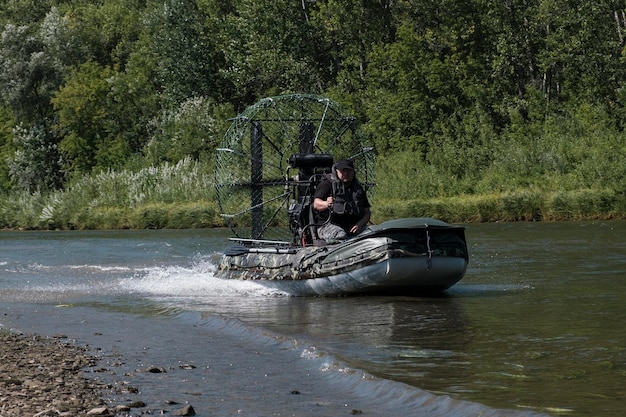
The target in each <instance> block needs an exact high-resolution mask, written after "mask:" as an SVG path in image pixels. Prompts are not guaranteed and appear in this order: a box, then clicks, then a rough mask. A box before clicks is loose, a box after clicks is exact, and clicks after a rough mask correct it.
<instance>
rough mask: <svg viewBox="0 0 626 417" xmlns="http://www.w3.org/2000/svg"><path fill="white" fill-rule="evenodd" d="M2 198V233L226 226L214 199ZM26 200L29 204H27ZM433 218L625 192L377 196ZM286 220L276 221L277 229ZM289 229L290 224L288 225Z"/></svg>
mask: <svg viewBox="0 0 626 417" xmlns="http://www.w3.org/2000/svg"><path fill="white" fill-rule="evenodd" d="M36 197H37V196H32V197H28V196H26V195H24V194H22V195H21V197H20V198H15V199H13V198H11V197H4V199H2V198H0V229H4V230H119V229H139V230H140V229H198V228H217V227H223V226H224V220H223V219H222V218H221V216H220V215H219V207H218V206H217V203H216V202H215V201H209V200H203V201H196V202H184V201H181V202H177V203H172V202H170V203H166V202H160V203H159V202H154V203H150V204H144V205H133V206H132V207H131V206H120V205H117V206H116V205H107V206H97V205H93V204H91V203H90V204H87V203H85V204H84V205H83V204H80V203H77V204H62V201H63V199H56V200H55V205H53V204H51V203H50V202H49V201H48V198H47V197H45V196H42V195H39V196H38V197H37V198H36ZM26 200H28V201H26ZM404 217H433V218H437V219H440V220H443V221H446V222H448V223H457V224H458V223H462V224H471V223H485V222H513V221H581V220H611V219H626V192H624V191H615V190H612V189H584V190H575V191H566V190H563V191H554V192H547V191H538V190H537V191H536V190H519V191H517V192H505V193H494V194H479V195H461V196H454V197H445V198H444V197H441V198H431V199H423V200H417V199H416V200H389V199H387V200H381V199H377V198H376V193H373V209H372V221H373V222H374V223H382V222H384V221H386V220H390V219H397V218H404ZM286 218H287V216H285V217H284V218H277V219H276V221H277V224H276V225H277V226H280V224H279V223H280V222H281V221H286ZM285 226H286V225H285Z"/></svg>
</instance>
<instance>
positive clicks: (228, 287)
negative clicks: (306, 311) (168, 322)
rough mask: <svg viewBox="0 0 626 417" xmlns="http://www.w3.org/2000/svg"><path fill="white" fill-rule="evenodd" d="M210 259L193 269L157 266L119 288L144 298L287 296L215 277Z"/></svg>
mask: <svg viewBox="0 0 626 417" xmlns="http://www.w3.org/2000/svg"><path fill="white" fill-rule="evenodd" d="M216 271H217V265H216V264H215V263H214V262H213V261H212V260H211V259H198V260H197V261H196V262H195V263H193V264H192V265H190V266H187V267H185V266H164V267H154V268H152V269H150V270H148V271H146V272H145V273H142V274H138V275H136V276H133V277H130V278H127V279H123V280H121V281H120V283H119V285H120V288H123V289H124V290H125V291H127V292H131V293H136V294H140V295H143V296H154V297H162V298H172V297H173V298H177V299H180V298H188V299H198V298H206V297H225V296H226V297H228V296H245V297H268V296H285V295H288V294H287V293H285V292H283V291H279V290H276V289H272V288H267V287H265V286H263V285H261V284H259V283H256V282H253V281H241V280H225V279H221V278H218V277H217V276H216V274H215V273H216Z"/></svg>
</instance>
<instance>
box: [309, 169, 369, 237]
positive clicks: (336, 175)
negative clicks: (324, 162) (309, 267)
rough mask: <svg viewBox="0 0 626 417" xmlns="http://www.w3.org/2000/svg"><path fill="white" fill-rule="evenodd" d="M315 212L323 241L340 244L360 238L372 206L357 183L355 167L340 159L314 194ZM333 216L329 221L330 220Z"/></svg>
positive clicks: (318, 233) (318, 232) (318, 229)
mask: <svg viewBox="0 0 626 417" xmlns="http://www.w3.org/2000/svg"><path fill="white" fill-rule="evenodd" d="M313 208H314V209H315V222H316V223H317V224H323V225H322V226H319V227H318V228H317V235H318V236H319V238H320V239H323V240H326V241H329V240H338V239H346V238H348V237H350V236H354V235H358V234H359V233H361V231H363V229H364V228H365V226H366V225H367V222H369V220H370V216H371V211H370V203H369V201H368V199H367V194H366V193H365V190H364V189H363V187H362V186H361V184H360V183H359V181H358V180H357V179H356V175H355V171H354V163H353V162H352V161H351V160H349V159H341V160H340V161H338V162H337V163H336V164H335V165H334V166H333V172H332V174H330V175H328V177H327V178H326V179H324V180H323V181H322V182H321V183H320V184H319V185H318V186H317V189H316V190H315V195H314V200H313ZM329 215H330V221H328V220H329V219H328V216H329Z"/></svg>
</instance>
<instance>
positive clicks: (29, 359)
mask: <svg viewBox="0 0 626 417" xmlns="http://www.w3.org/2000/svg"><path fill="white" fill-rule="evenodd" d="M99 362H100V359H99V358H98V357H96V356H94V355H92V354H91V353H90V352H89V350H88V348H87V347H82V346H78V345H75V344H72V343H70V341H69V340H68V339H67V337H66V336H65V335H62V334H60V335H55V336H50V337H46V336H40V335H18V334H15V333H10V332H4V331H0V416H2V417H22V416H33V417H44V416H68V417H70V416H72V417H73V416H79V415H89V416H105V417H114V416H127V415H129V412H131V409H136V411H137V412H139V413H140V414H145V413H147V414H153V411H150V410H146V409H144V407H146V404H145V403H143V402H142V401H135V402H132V403H129V404H118V405H111V404H107V403H106V401H105V400H104V399H103V397H105V395H106V393H107V392H113V391H114V390H115V387H114V386H112V385H105V384H102V383H100V382H97V381H96V380H95V379H92V378H88V377H87V376H86V373H87V372H106V369H105V368H101V367H99V365H98V364H99ZM148 371H149V372H157V373H158V369H157V370H156V371H153V370H150V369H149V370H148ZM126 390H127V391H129V392H134V389H133V388H132V387H129V388H127V389H126ZM174 406H175V405H174ZM178 408H179V409H178V410H174V412H173V414H172V415H175V416H191V415H195V411H194V410H193V408H192V407H191V406H184V407H183V406H179V407H178ZM139 409H141V410H139ZM160 412H161V413H164V412H166V411H165V410H161V411H160Z"/></svg>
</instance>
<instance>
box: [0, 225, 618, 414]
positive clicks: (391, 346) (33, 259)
mask: <svg viewBox="0 0 626 417" xmlns="http://www.w3.org/2000/svg"><path fill="white" fill-rule="evenodd" d="M466 234H467V238H468V243H469V249H470V267H469V268H468V271H467V275H466V277H465V278H464V279H463V280H462V281H461V282H460V283H459V284H457V285H456V286H454V287H453V288H452V289H450V290H449V291H448V292H447V293H445V295H443V296H440V297H430V298H420V297H371V296H370V297H340V298H332V297H327V298H299V297H290V296H288V295H285V294H280V293H277V292H275V291H270V290H267V289H265V288H264V287H262V286H259V285H258V284H254V283H250V282H227V281H222V280H219V279H217V278H215V276H214V271H215V264H216V259H217V257H218V256H219V253H220V251H223V250H224V248H225V247H226V246H227V245H228V242H227V239H226V238H227V237H228V236H229V232H228V231H226V230H186V231H168V230H158V231H98V232H87V231H73V232H0V328H5V329H11V330H13V331H19V332H24V333H39V334H44V335H58V334H63V335H65V336H67V337H68V338H70V339H71V340H73V341H75V342H76V343H78V344H82V345H88V346H89V347H90V348H91V349H92V351H93V352H94V353H96V354H97V355H99V356H100V357H101V358H102V360H101V364H100V366H101V369H93V370H86V375H87V376H88V377H90V378H93V379H97V380H100V381H102V382H104V383H109V384H112V390H111V391H110V392H107V394H106V395H107V398H108V401H109V402H110V403H111V404H118V403H125V402H131V401H137V400H141V401H144V402H145V403H146V404H147V405H146V407H144V408H139V409H133V412H132V413H135V414H132V413H131V414H132V415H139V414H140V413H145V412H151V413H155V414H156V413H157V412H161V411H164V412H173V411H174V410H176V407H179V408H180V407H181V406H182V405H183V404H191V405H192V406H193V407H194V409H195V410H196V413H197V415H199V416H233V415H238V416H291V415H293V416H321V415H326V416H331V415H332V416H338V415H354V414H361V413H362V414H363V415H369V416H381V417H382V416H385V417H391V416H407V415H411V416H429V417H430V416H478V415H480V416H491V415H493V416H509V415H510V416H524V417H529V416H535V415H552V416H561V415H564V416H572V417H579V416H594V417H602V416H606V417H609V416H610V417H615V416H620V415H626V411H624V410H625V409H626V332H624V330H623V323H624V322H625V320H626V285H624V284H625V283H626V222H623V221H609V222H564V223H510V224H476V225H468V227H467V231H466ZM151 369H152V371H154V370H156V369H159V370H161V371H164V372H158V373H157V372H150V370H151ZM130 387H133V388H132V389H130ZM136 391H138V392H136ZM173 402H176V403H178V404H177V405H175V404H173Z"/></svg>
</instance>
